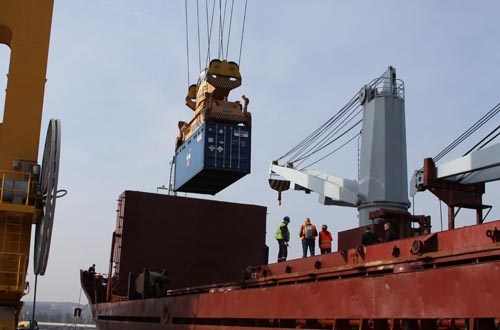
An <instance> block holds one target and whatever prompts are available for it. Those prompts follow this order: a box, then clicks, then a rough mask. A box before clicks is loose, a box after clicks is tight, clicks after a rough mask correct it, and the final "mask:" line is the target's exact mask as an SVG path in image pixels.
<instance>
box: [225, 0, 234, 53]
mask: <svg viewBox="0 0 500 330" xmlns="http://www.w3.org/2000/svg"><path fill="white" fill-rule="evenodd" d="M233 9H234V0H233V1H231V14H230V15H229V28H228V31H227V44H226V57H225V59H226V60H227V57H228V56H229V40H230V39H231V26H232V24H233Z"/></svg>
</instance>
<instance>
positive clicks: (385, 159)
mask: <svg viewBox="0 0 500 330" xmlns="http://www.w3.org/2000/svg"><path fill="white" fill-rule="evenodd" d="M358 102H359V104H360V105H362V106H363V128H362V132H361V153H360V168H359V181H355V180H349V179H345V178H340V177H336V176H333V175H329V174H325V173H321V172H318V171H314V170H308V169H302V170H298V169H296V168H294V166H293V164H291V163H287V164H286V165H279V164H278V163H277V162H273V164H272V165H271V174H278V175H280V176H281V177H282V178H284V179H285V180H287V181H290V182H291V186H292V187H293V188H294V189H295V190H305V191H306V192H311V191H313V192H316V193H318V194H319V196H320V198H319V202H320V203H322V204H325V205H338V206H349V207H356V208H357V209H358V211H359V226H365V225H368V224H370V223H371V222H370V212H372V211H376V210H379V209H381V208H383V209H389V210H394V211H396V212H398V211H403V212H406V211H407V209H408V207H409V202H408V183H407V170H406V168H407V163H406V131H405V112H404V110H405V109H404V85H403V82H402V81H401V80H398V79H396V70H395V69H394V68H393V67H389V68H388V69H387V71H386V72H385V74H384V75H382V77H380V78H379V79H376V80H374V81H373V82H372V83H370V84H367V85H365V86H363V88H362V89H361V91H360V92H359V98H358Z"/></svg>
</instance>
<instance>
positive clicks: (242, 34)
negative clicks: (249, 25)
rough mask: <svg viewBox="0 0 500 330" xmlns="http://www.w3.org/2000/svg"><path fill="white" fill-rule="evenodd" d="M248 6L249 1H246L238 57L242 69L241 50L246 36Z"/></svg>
mask: <svg viewBox="0 0 500 330" xmlns="http://www.w3.org/2000/svg"><path fill="white" fill-rule="evenodd" d="M247 4H248V0H245V12H244V14H243V26H242V28H241V42H240V56H239V57H238V65H240V67H241V50H242V49H243V36H244V34H245V22H246V19H247Z"/></svg>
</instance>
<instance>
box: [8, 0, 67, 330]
mask: <svg viewBox="0 0 500 330" xmlns="http://www.w3.org/2000/svg"><path fill="white" fill-rule="evenodd" d="M52 9H53V0H36V1H35V0H31V1H17V0H0V43H2V44H5V45H7V46H8V47H9V48H10V51H11V53H10V63H9V72H8V75H7V76H8V81H7V89H6V96H5V107H4V108H3V109H4V112H3V122H2V123H0V328H1V329H9V330H10V329H15V327H16V324H17V319H18V315H19V312H20V310H21V307H22V302H21V298H22V297H23V295H24V294H25V290H27V289H28V285H29V284H28V283H27V282H26V274H27V268H28V260H29V257H28V256H29V250H30V243H31V242H30V241H31V228H32V225H33V224H36V233H35V248H34V251H35V256H34V273H35V275H44V274H45V271H46V267H47V261H48V255H49V249H50V240H51V234H52V224H53V219H54V211H55V201H56V198H57V197H58V196H57V183H58V182H57V181H58V180H57V178H58V170H59V155H60V134H61V129H60V122H59V120H56V119H52V120H51V121H50V123H49V128H48V131H47V139H46V142H45V150H44V153H43V161H42V165H41V166H40V165H39V164H38V161H37V158H38V147H39V144H40V141H39V139H40V127H41V119H42V108H43V96H44V90H45V83H46V71H47V58H48V48H49V39H50V29H51V22H52ZM35 287H36V285H35Z"/></svg>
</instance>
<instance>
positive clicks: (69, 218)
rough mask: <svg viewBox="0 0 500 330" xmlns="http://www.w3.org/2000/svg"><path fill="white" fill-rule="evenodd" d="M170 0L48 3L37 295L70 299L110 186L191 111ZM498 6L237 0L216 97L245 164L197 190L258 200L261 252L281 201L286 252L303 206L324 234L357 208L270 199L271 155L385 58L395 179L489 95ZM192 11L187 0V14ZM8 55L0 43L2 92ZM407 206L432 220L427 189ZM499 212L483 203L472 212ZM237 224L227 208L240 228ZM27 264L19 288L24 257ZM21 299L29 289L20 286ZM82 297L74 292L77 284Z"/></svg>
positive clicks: (485, 106)
mask: <svg viewBox="0 0 500 330" xmlns="http://www.w3.org/2000/svg"><path fill="white" fill-rule="evenodd" d="M236 2H237V3H238V4H239V7H241V5H242V4H243V1H242V0H240V1H236ZM188 3H189V5H190V6H191V7H193V6H194V3H195V2H194V1H193V0H189V1H188ZM184 6H185V2H184V1H180V0H177V1H174V0H162V1H160V0H141V1H131V0H99V1H96V0H86V1H76V0H64V1H63V0H56V1H55V4H54V16H53V24H52V35H51V44H50V53H49V63H48V70H47V79H48V80H47V85H46V92H45V102H44V113H43V123H42V129H41V131H42V134H41V139H40V144H41V148H43V144H44V140H45V132H46V129H47V124H48V120H49V119H50V118H58V119H60V120H61V123H62V151H61V164H60V176H59V188H60V189H66V190H68V195H67V196H66V197H64V198H61V199H58V201H57V207H56V211H55V213H56V214H55V221H54V229H53V234H52V245H51V250H50V257H49V264H48V267H47V272H46V274H45V276H43V277H40V278H39V279H38V293H37V300H39V301H71V302H78V301H79V299H80V282H79V270H80V269H81V268H85V269H86V268H88V267H89V265H91V264H93V263H95V264H96V268H97V272H105V271H107V269H108V261H109V257H110V256H109V252H110V245H111V235H112V232H113V230H114V229H115V222H116V219H115V216H116V200H117V198H118V196H119V195H120V194H121V193H122V192H123V191H124V190H138V191H145V192H156V191H157V187H159V186H162V185H167V184H168V177H169V162H170V161H171V159H172V157H173V155H174V143H175V137H176V136H177V133H178V130H177V122H178V121H179V120H189V119H190V118H191V116H192V111H191V110H190V109H189V108H187V107H186V106H185V105H184V97H185V95H186V92H187V87H188V85H189V84H192V83H196V76H197V74H198V73H199V67H198V55H197V54H198V53H197V52H198V49H197V43H196V38H195V37H193V36H190V49H189V51H190V55H191V56H190V61H189V62H190V73H189V75H190V81H189V82H188V81H187V77H188V72H187V59H186V30H185V25H186V23H185V15H186V13H185V8H184ZM240 9H241V8H240ZM499 12H500V2H498V1H496V0H482V1H459V0H453V1H452V0H447V1H431V0H422V1H401V0H397V1H396V0H394V1H376V2H375V1H334V0H328V1H327V0H324V1H320V0H315V1H305V0H303V1H298V0H286V1H285V0H282V1H269V0H249V1H248V11H247V17H246V25H245V34H244V40H243V49H242V53H241V61H240V70H241V73H242V77H243V84H242V86H241V87H239V88H238V89H236V90H235V91H233V92H232V93H231V94H230V97H229V99H230V100H239V99H240V96H241V95H242V94H245V95H246V96H247V97H249V98H250V105H249V111H251V112H252V116H253V126H252V173H251V174H250V175H247V176H246V177H244V178H243V179H241V180H240V181H238V182H237V183H235V184H234V185H232V186H231V187H229V188H227V189H225V190H224V191H222V192H221V193H219V194H218V195H216V196H215V197H211V196H208V197H206V198H211V199H212V198H215V199H217V200H223V201H230V202H238V203H248V204H257V205H262V206H266V207H267V210H268V217H267V223H268V227H267V228H268V229H267V232H268V233H267V245H268V246H269V248H270V255H269V261H270V262H275V260H276V254H277V243H276V241H275V240H274V234H275V230H276V227H277V226H278V225H279V223H280V222H281V219H282V218H283V216H285V215H288V216H289V217H290V218H291V223H290V225H289V226H290V231H291V233H292V241H291V248H290V252H289V259H293V258H298V257H300V256H301V246H300V241H299V238H298V236H297V233H298V231H299V227H300V224H301V222H302V221H303V219H304V218H305V217H310V218H311V220H312V222H313V223H315V224H317V225H321V224H323V223H326V224H328V226H329V229H330V230H331V231H332V232H333V233H334V237H335V242H334V244H335V245H336V233H337V232H338V231H343V230H347V229H350V228H353V227H355V226H356V225H357V223H358V220H357V217H356V215H357V212H356V210H355V209H349V208H342V207H334V206H323V205H321V204H319V203H318V202H317V195H316V194H310V195H306V194H304V193H302V192H296V191H287V192H285V193H284V194H283V201H282V205H281V206H278V203H277V193H276V192H275V191H273V190H271V189H270V188H269V186H268V182H267V180H268V178H269V174H268V169H269V165H270V163H271V161H272V160H273V159H275V158H277V157H279V156H281V155H282V154H284V153H285V152H286V151H288V150H289V149H291V148H292V147H293V146H295V145H296V144H297V143H298V142H300V141H301V140H302V139H303V138H305V137H306V136H307V135H308V134H309V133H310V132H312V131H313V130H315V129H316V128H317V127H319V126H320V125H321V124H322V123H324V122H325V121H326V120H328V119H329V118H330V117H331V116H333V114H335V113H336V112H337V111H338V110H339V109H340V108H341V107H342V106H343V105H344V104H346V102H347V101H348V100H350V99H351V97H352V96H353V95H355V93H357V92H358V91H359V89H360V88H361V87H362V86H363V85H364V84H366V83H368V82H369V81H371V80H372V79H373V78H376V77H378V76H380V75H381V74H382V73H383V72H384V71H385V70H386V68H387V66H389V65H392V66H394V67H395V68H396V71H397V75H398V78H400V79H402V80H403V81H404V82H405V88H406V124H407V153H408V173H409V179H410V174H411V173H413V171H414V170H415V169H418V168H420V167H422V165H423V159H424V158H426V157H432V156H435V155H436V154H438V153H439V152H440V151H441V150H442V149H444V147H446V146H447V145H448V144H449V143H450V142H451V141H452V140H454V139H455V138H456V137H458V136H459V135H460V134H461V133H463V132H464V131H465V130H466V129H468V128H469V127H470V126H471V125H472V124H473V123H474V122H475V121H477V120H478V119H479V118H480V117H482V116H483V115H484V114H485V113H486V112H488V111H489V110H490V109H491V108H493V107H494V106H495V105H496V104H497V103H498V102H500V95H499V94H498V78H499V77H500V65H499V62H500V43H499V42H498V41H499V36H500V21H499V20H498V17H497V16H498V13H499ZM195 15H196V12H195V11H194V9H193V8H190V13H189V20H190V22H191V23H192V22H194V17H195ZM242 19H243V15H242V12H241V10H240V11H238V12H237V13H236V12H235V14H234V17H233V24H234V26H235V28H234V31H233V33H234V34H235V35H234V41H231V42H232V44H231V45H230V51H229V57H228V59H229V60H234V61H238V57H239V42H240V39H239V38H240V34H241V23H242ZM191 23H190V29H194V28H195V27H194V25H193V24H191ZM237 28H238V29H239V30H237ZM203 31H206V30H203ZM235 31H236V32H235ZM191 32H193V31H191ZM205 33H206V32H205ZM232 40H233V39H232ZM231 47H234V48H233V49H232V48H231ZM202 51H203V54H204V55H205V54H206V45H202ZM8 56H9V51H8V48H6V47H4V46H0V70H1V71H0V74H1V76H2V79H3V80H0V84H2V85H1V86H0V87H1V89H2V90H3V89H4V86H5V79H4V78H3V77H4V76H5V73H6V72H7V65H6V64H5V63H6V62H7V59H8ZM213 57H215V56H214V55H212V58H213ZM0 101H2V103H3V99H0ZM495 123H496V124H495V126H496V125H498V118H497V119H496V121H495ZM492 125H493V124H492ZM466 149H467V148H465V147H464V148H462V149H460V150H459V151H457V152H456V153H454V155H453V156H452V158H453V157H458V156H459V155H460V154H461V153H463V152H465V151H466ZM42 151H43V150H42V149H41V151H40V153H39V161H40V162H41V158H42ZM356 160H357V153H356V150H351V152H345V153H343V154H342V157H337V158H335V157H333V158H330V159H327V160H325V161H324V162H322V163H321V164H318V167H317V168H316V169H319V170H321V171H324V172H327V173H330V174H334V175H338V176H341V177H345V178H348V179H354V180H355V179H357V177H356V175H357V163H356ZM499 190H500V189H499V186H498V184H496V183H493V184H489V185H487V187H486V195H485V198H484V203H485V204H492V203H493V201H494V197H495V195H496V196H498V192H499ZM160 192H161V193H164V192H163V191H160ZM495 192H496V193H495ZM188 196H191V197H203V196H200V195H194V194H188ZM414 206H415V213H416V214H427V215H431V216H432V221H433V225H434V227H433V229H435V230H439V229H440V228H441V225H440V218H439V202H438V200H437V199H436V198H434V197H433V196H432V195H431V194H430V193H429V192H424V193H420V194H419V195H417V197H416V198H415V201H414ZM443 210H446V207H445V205H443ZM410 211H412V210H410ZM443 212H445V211H443ZM461 213H463V214H464V215H466V217H465V218H464V219H462V218H461V219H460V220H459V221H458V223H457V226H463V225H470V224H473V223H474V221H475V220H474V219H475V218H474V214H473V213H472V212H467V211H462V212H461ZM443 217H444V220H443V221H444V223H445V224H446V213H443ZM499 218H500V211H499V210H498V209H497V208H495V207H494V208H493V210H492V211H491V213H490V214H489V216H488V218H487V220H494V219H499ZM251 225H252V224H251V223H238V219H235V226H236V227H237V228H240V229H241V230H245V228H246V227H248V226H251ZM33 231H34V228H33ZM207 239H210V238H208V237H207ZM30 257H31V259H32V255H31V256H30ZM28 271H29V273H30V275H29V278H28V280H29V281H30V282H31V284H32V289H33V287H34V277H33V276H32V273H33V265H32V264H31V262H30V266H29V268H28ZM32 291H33V290H32ZM25 299H26V300H33V292H31V293H30V294H29V295H28V296H26V298H25ZM81 302H82V303H83V304H86V303H87V301H86V299H85V298H84V296H83V295H82V296H81Z"/></svg>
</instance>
